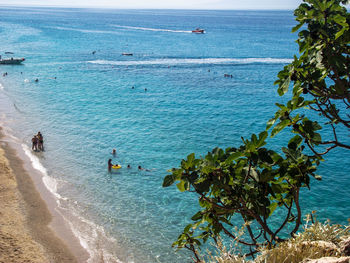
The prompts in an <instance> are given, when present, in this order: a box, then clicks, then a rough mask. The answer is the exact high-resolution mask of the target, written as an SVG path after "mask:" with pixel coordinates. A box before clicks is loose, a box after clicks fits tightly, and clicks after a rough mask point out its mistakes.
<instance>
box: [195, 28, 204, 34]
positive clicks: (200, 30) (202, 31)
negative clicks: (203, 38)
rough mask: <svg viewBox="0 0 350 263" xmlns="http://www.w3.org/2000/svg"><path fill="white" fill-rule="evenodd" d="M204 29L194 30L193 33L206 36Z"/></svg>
mask: <svg viewBox="0 0 350 263" xmlns="http://www.w3.org/2000/svg"><path fill="white" fill-rule="evenodd" d="M204 32H205V31H204V29H200V28H196V29H195V30H192V33H196V34H204Z"/></svg>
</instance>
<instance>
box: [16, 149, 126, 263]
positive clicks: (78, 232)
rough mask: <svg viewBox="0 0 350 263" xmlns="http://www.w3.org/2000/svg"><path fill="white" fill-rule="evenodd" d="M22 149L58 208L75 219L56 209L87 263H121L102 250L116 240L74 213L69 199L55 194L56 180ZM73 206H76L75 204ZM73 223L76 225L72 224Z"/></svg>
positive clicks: (29, 151)
mask: <svg viewBox="0 0 350 263" xmlns="http://www.w3.org/2000/svg"><path fill="white" fill-rule="evenodd" d="M22 148H23V150H24V152H25V154H26V155H27V156H28V157H29V159H30V161H31V164H32V166H33V168H34V169H36V170H38V171H40V172H41V173H42V174H43V178H42V180H43V182H44V185H45V187H46V188H47V189H48V190H49V191H50V192H51V193H52V194H53V195H54V196H55V197H56V200H57V205H58V207H59V208H60V209H63V210H68V211H69V213H70V215H71V216H73V217H74V218H75V219H72V220H70V219H69V218H67V215H66V214H64V213H62V212H60V210H57V209H56V211H57V212H58V213H60V214H61V216H62V217H63V218H64V219H65V221H66V222H67V223H68V225H69V226H70V229H71V230H72V232H73V234H74V235H75V236H76V237H77V238H78V240H79V242H80V244H81V246H82V247H83V248H84V249H85V250H86V251H87V252H88V253H89V255H90V257H89V259H88V261H87V262H88V263H93V262H96V261H98V260H99V259H101V258H104V259H105V260H106V262H111V263H122V262H121V261H119V260H117V259H116V258H115V256H114V255H112V254H110V253H109V252H108V251H107V250H106V249H104V248H103V245H104V243H105V241H106V240H107V241H108V242H107V243H108V244H111V243H115V242H116V240H115V239H114V238H112V237H107V235H106V233H105V231H104V229H103V227H101V226H98V225H96V224H95V223H93V222H91V221H89V220H87V219H86V218H84V217H82V216H80V215H79V214H78V213H77V212H76V209H74V208H72V207H71V208H70V205H69V199H68V198H65V197H62V196H61V195H60V194H58V193H57V183H58V182H57V180H56V179H55V178H53V177H50V176H49V175H48V173H47V170H46V169H45V167H44V166H43V165H42V164H41V162H40V160H39V158H38V157H37V156H35V155H34V154H33V153H32V151H31V150H30V148H29V147H28V146H27V145H26V144H22ZM74 204H75V205H76V202H75V203H74ZM71 216H68V217H71ZM73 221H74V222H77V223H73Z"/></svg>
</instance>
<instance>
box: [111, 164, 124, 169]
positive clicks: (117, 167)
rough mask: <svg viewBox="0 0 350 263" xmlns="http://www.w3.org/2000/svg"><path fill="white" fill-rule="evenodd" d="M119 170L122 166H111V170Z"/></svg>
mask: <svg viewBox="0 0 350 263" xmlns="http://www.w3.org/2000/svg"><path fill="white" fill-rule="evenodd" d="M120 168H122V166H121V165H119V164H118V165H112V169H120Z"/></svg>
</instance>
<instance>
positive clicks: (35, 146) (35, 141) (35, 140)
mask: <svg viewBox="0 0 350 263" xmlns="http://www.w3.org/2000/svg"><path fill="white" fill-rule="evenodd" d="M32 150H33V151H37V150H38V138H37V137H36V135H34V137H33V138H32Z"/></svg>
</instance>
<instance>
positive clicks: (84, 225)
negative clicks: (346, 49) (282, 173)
mask: <svg viewBox="0 0 350 263" xmlns="http://www.w3.org/2000/svg"><path fill="white" fill-rule="evenodd" d="M294 25H295V21H294V17H293V12H292V11H273V12H272V11H185V10H177V11H170V10H137V11H136V10H92V9H91V10H87V9H53V8H1V9H0V37H1V42H0V50H1V54H2V55H5V54H4V53H5V52H13V53H14V54H13V55H12V54H8V55H6V56H15V57H25V58H26V61H25V62H24V63H23V65H22V66H5V65H1V67H0V73H4V72H8V75H7V76H5V77H2V74H1V75H0V83H1V86H0V108H1V116H0V122H1V125H2V126H4V127H5V128H6V131H7V132H8V133H10V134H11V135H13V136H15V137H16V138H18V139H19V140H20V142H21V143H22V145H23V148H24V150H25V151H26V153H27V154H28V156H30V157H31V159H32V161H33V164H34V165H35V166H36V168H38V169H40V170H41V171H42V173H43V176H44V177H43V179H44V183H45V185H46V186H47V187H48V188H49V189H50V190H51V191H52V192H53V193H54V194H55V196H56V198H57V200H58V202H59V207H60V209H61V211H63V212H62V214H63V215H64V217H65V218H66V219H67V220H68V221H69V222H70V224H71V228H72V230H73V231H74V233H75V234H76V235H77V236H78V237H79V239H80V242H81V243H82V245H83V246H84V247H86V248H87V250H88V251H89V253H90V255H91V258H90V262H98V260H99V259H101V258H103V259H104V260H105V261H106V262H135V263H147V262H150V263H151V262H152V263H153V262H163V263H169V262H174V263H175V262H179V263H182V262H189V261H190V259H189V254H187V252H185V251H180V252H176V253H175V251H174V250H173V249H172V248H171V244H172V242H173V241H175V240H176V238H177V236H178V235H179V234H180V233H181V230H182V229H183V228H184V227H185V226H186V224H187V223H189V222H190V217H191V216H192V215H193V214H194V213H195V212H196V209H197V206H196V203H195V200H196V198H195V197H194V196H191V195H189V194H181V193H180V192H179V191H178V190H177V189H176V187H171V188H165V189H164V188H162V181H163V178H164V176H165V175H166V174H167V170H168V169H170V168H172V167H176V166H178V165H179V163H180V161H181V159H182V158H185V157H186V156H187V155H188V154H190V153H192V152H194V153H196V155H197V156H200V155H205V154H206V153H207V152H208V151H210V150H211V149H212V148H214V147H216V146H219V147H223V148H225V147H229V146H239V145H240V143H241V136H243V137H248V136H250V134H251V133H252V132H259V131H261V130H262V129H264V128H265V123H266V121H267V120H268V119H269V118H271V117H272V116H273V114H274V111H275V110H276V106H275V105H274V102H276V101H281V100H283V98H280V97H279V96H278V95H277V93H276V87H274V86H273V82H274V81H275V80H276V76H277V73H278V71H279V70H281V69H282V68H283V66H284V65H286V64H287V63H289V62H290V61H291V59H292V58H293V55H294V54H296V53H297V45H296V43H295V42H294V40H295V39H296V38H297V35H296V34H292V33H290V31H291V28H292V27H293V26H294ZM197 27H199V28H203V29H204V30H205V34H194V33H192V32H191V31H192V30H193V29H195V28H197ZM122 53H132V54H133V55H132V56H125V55H122ZM225 74H227V75H226V77H225ZM231 76H232V77H231ZM35 79H38V82H35ZM39 130H40V131H41V133H42V134H43V135H44V139H45V148H46V151H45V152H43V153H34V154H33V153H32V152H31V151H30V150H29V148H28V147H30V144H31V142H30V140H31V138H32V136H33V134H34V133H36V132H38V131H39ZM285 134H287V133H285ZM283 137H285V136H279V137H278V138H276V140H274V141H273V142H271V145H272V146H273V147H275V148H276V150H278V149H279V148H278V147H279V146H278V145H281V144H282V142H283V141H284V138H283ZM346 138H347V139H346V140H348V141H349V137H346ZM113 148H115V149H116V150H117V154H116V156H113V155H112V154H111V152H112V149H113ZM109 158H112V160H113V163H119V164H121V165H122V168H121V169H119V170H117V171H116V172H113V173H112V174H110V173H108V172H107V161H108V159H109ZM327 159H328V161H327V162H326V163H324V164H322V167H321V169H320V174H321V175H323V178H324V179H323V181H322V182H316V181H312V185H311V191H308V190H305V191H303V194H302V198H303V208H304V210H303V212H304V214H305V213H307V212H310V211H312V210H317V211H318V214H319V219H321V220H324V219H326V218H329V219H331V220H332V221H333V222H337V223H346V220H347V218H348V217H349V208H348V204H349V200H350V191H349V188H350V177H349V172H350V168H349V165H348V164H349V163H350V162H349V161H350V155H349V153H346V152H344V151H337V152H333V153H331V154H330V156H329V157H328V158H327ZM128 164H130V165H131V168H130V169H128V168H126V167H127V165H128ZM339 164H340V165H339ZM139 165H140V166H142V167H144V168H145V169H147V170H143V171H139V170H138V169H137V167H138V166H139Z"/></svg>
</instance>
